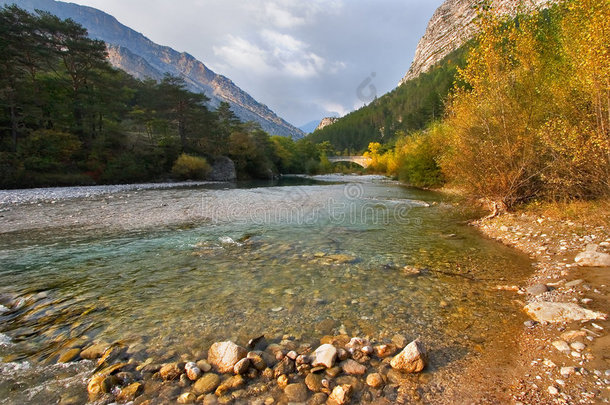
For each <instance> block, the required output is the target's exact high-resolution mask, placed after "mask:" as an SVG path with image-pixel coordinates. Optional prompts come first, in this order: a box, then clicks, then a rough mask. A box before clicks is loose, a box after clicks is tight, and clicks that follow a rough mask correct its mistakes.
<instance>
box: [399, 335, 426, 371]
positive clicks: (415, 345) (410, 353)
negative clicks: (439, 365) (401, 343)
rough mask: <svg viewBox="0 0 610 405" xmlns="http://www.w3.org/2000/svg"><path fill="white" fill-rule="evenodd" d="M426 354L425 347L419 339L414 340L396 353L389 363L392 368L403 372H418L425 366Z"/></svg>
mask: <svg viewBox="0 0 610 405" xmlns="http://www.w3.org/2000/svg"><path fill="white" fill-rule="evenodd" d="M427 361H428V354H427V352H426V348H425V347H424V345H423V344H422V343H421V342H420V341H419V339H416V340H414V341H413V342H411V343H409V344H408V345H407V347H405V348H404V349H403V351H401V352H400V353H398V355H396V356H395V357H394V358H393V359H392V361H391V362H390V365H391V366H392V368H393V369H395V370H399V371H402V372H405V373H419V372H420V371H422V370H423V369H424V368H425V367H426V363H427Z"/></svg>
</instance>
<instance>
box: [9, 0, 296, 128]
mask: <svg viewBox="0 0 610 405" xmlns="http://www.w3.org/2000/svg"><path fill="white" fill-rule="evenodd" d="M12 3H15V4H17V5H18V6H19V7H21V8H24V9H26V10H28V11H34V10H37V9H38V10H44V11H48V12H50V13H52V14H54V15H56V16H58V17H60V18H63V19H66V18H71V19H73V20H74V21H76V22H77V23H79V24H81V25H82V26H84V27H85V28H87V30H88V31H89V35H90V36H91V37H92V38H95V39H100V40H102V41H104V42H106V43H107V45H108V53H109V60H110V62H111V63H112V64H113V65H114V66H115V67H117V68H120V69H122V70H125V71H126V72H127V73H129V74H131V75H133V76H134V77H137V78H139V79H144V78H147V77H149V78H152V79H155V80H159V79H161V78H162V77H163V75H164V74H165V73H166V72H167V73H171V74H172V75H176V76H181V77H182V78H184V79H185V81H186V83H187V86H188V88H189V90H191V91H195V92H200V93H204V94H205V95H206V96H208V97H209V98H210V105H211V107H216V106H218V104H220V102H221V101H226V102H228V103H229V104H230V105H231V109H232V110H233V112H235V114H236V115H237V116H238V117H239V118H240V119H242V120H243V121H255V122H258V123H259V124H260V125H261V127H262V128H263V129H264V130H265V131H267V132H269V133H270V134H272V135H282V136H291V137H293V138H300V137H302V136H303V135H304V133H303V131H301V130H300V129H298V128H296V127H294V126H292V125H291V124H289V123H288V122H286V121H284V120H283V119H282V118H280V117H278V116H277V115H276V114H275V113H274V112H273V111H271V109H269V108H268V107H267V106H266V105H264V104H261V103H259V102H257V101H256V100H255V99H254V98H253V97H252V96H250V95H249V94H248V93H246V92H245V91H243V90H242V89H240V88H239V87H237V86H236V85H235V83H233V82H232V81H231V80H230V79H228V78H227V77H225V76H222V75H219V74H216V73H215V72H213V71H212V70H210V69H208V68H207V67H206V66H205V65H204V64H203V63H202V62H200V61H198V60H197V59H195V58H194V57H193V56H191V55H189V54H188V53H185V52H178V51H175V50H174V49H172V48H170V47H167V46H162V45H158V44H156V43H154V42H152V41H151V40H149V39H148V38H146V37H145V36H144V35H142V34H140V33H138V32H136V31H134V30H132V29H131V28H129V27H127V26H125V25H123V24H121V23H120V22H119V21H118V20H117V19H116V18H114V17H113V16H111V15H109V14H106V13H104V12H102V11H100V10H97V9H95V8H92V7H86V6H80V5H77V4H73V3H64V2H60V1H54V0H0V5H6V4H12Z"/></svg>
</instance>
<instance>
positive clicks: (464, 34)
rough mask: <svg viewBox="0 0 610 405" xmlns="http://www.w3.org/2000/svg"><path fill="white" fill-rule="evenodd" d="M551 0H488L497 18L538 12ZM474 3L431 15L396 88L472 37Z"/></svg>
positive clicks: (462, 1) (460, 1)
mask: <svg viewBox="0 0 610 405" xmlns="http://www.w3.org/2000/svg"><path fill="white" fill-rule="evenodd" d="M553 1H554V0H492V6H493V7H494V10H495V11H496V12H497V13H498V14H500V15H507V14H510V15H516V13H517V12H518V11H519V10H521V8H523V9H524V10H533V9H535V8H542V7H544V6H546V5H548V4H549V3H551V2H553ZM478 3H479V1H478V0H446V1H445V2H444V3H443V4H442V5H441V6H440V7H439V8H438V9H437V10H436V11H435V12H434V15H432V18H431V19H430V22H429V23H428V27H427V28H426V33H425V34H424V36H423V37H422V38H421V40H420V41H419V44H418V45H417V50H416V51H415V58H414V59H413V63H412V64H411V67H410V69H409V71H408V72H407V74H406V75H405V77H404V78H403V79H402V80H401V81H400V83H399V85H401V84H403V83H404V82H406V81H408V80H411V79H414V78H416V77H417V76H419V74H420V73H423V72H426V71H428V70H429V69H430V68H431V67H432V66H433V65H434V64H436V63H438V62H440V61H441V60H442V59H443V58H444V57H445V56H447V55H449V54H450V53H451V52H453V51H455V50H456V49H458V48H459V47H460V46H462V45H463V44H464V43H466V42H467V41H468V40H469V39H470V38H472V37H473V36H474V35H475V33H476V24H475V22H474V20H475V18H476V17H477V9H476V5H477V4H478Z"/></svg>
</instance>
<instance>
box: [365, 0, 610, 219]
mask: <svg viewBox="0 0 610 405" xmlns="http://www.w3.org/2000/svg"><path fill="white" fill-rule="evenodd" d="M478 24H479V34H478V35H477V37H476V41H475V43H476V45H475V46H474V47H473V48H472V50H471V51H470V52H469V54H468V59H467V65H466V67H465V68H464V69H462V70H460V72H459V75H458V80H457V83H456V85H455V86H454V88H453V92H452V96H451V98H450V99H449V102H448V103H447V111H446V113H445V115H444V117H443V119H442V121H440V122H439V123H434V124H432V125H430V126H429V127H428V128H426V129H425V130H424V131H420V132H417V133H411V134H408V135H406V136H401V137H400V139H399V140H398V142H397V143H396V147H395V148H394V149H392V150H389V151H387V152H385V153H384V151H383V150H382V148H381V145H378V144H376V143H374V144H372V145H370V147H371V148H370V149H371V150H370V151H369V152H368V154H369V156H371V157H372V158H373V160H374V164H373V167H374V168H376V169H377V170H379V171H384V172H386V173H388V174H391V175H396V176H398V177H400V178H401V179H403V180H404V181H406V182H408V183H410V184H413V185H418V186H424V187H430V186H438V185H442V184H444V183H445V182H446V181H449V182H451V183H452V184H453V185H457V186H459V187H461V188H463V189H465V190H467V191H468V192H469V193H470V194H471V195H473V196H475V197H481V198H485V199H488V200H491V201H494V202H496V204H497V205H498V206H504V207H510V206H514V205H515V204H518V203H521V202H527V201H532V200H538V199H541V200H566V199H573V198H580V199H593V198H600V197H607V196H608V195H610V180H609V179H610V102H609V101H610V41H609V40H608V38H609V33H610V2H608V1H607V0H578V1H576V0H565V1H561V2H559V4H557V5H555V6H553V7H551V8H550V9H548V10H544V11H540V12H536V13H534V14H532V15H528V14H523V15H519V16H517V18H515V19H513V18H506V17H504V18H500V17H498V16H497V14H494V13H493V9H489V8H488V9H484V10H483V11H482V13H481V14H480V17H479V19H478Z"/></svg>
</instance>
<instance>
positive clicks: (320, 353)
mask: <svg viewBox="0 0 610 405" xmlns="http://www.w3.org/2000/svg"><path fill="white" fill-rule="evenodd" d="M336 358H337V349H336V348H335V346H333V345H331V344H328V343H326V344H323V345H322V346H320V347H318V348H317V349H316V351H315V352H313V360H312V362H311V365H312V366H313V367H317V366H324V367H326V368H331V367H332V366H333V365H334V364H335V359H336Z"/></svg>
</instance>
